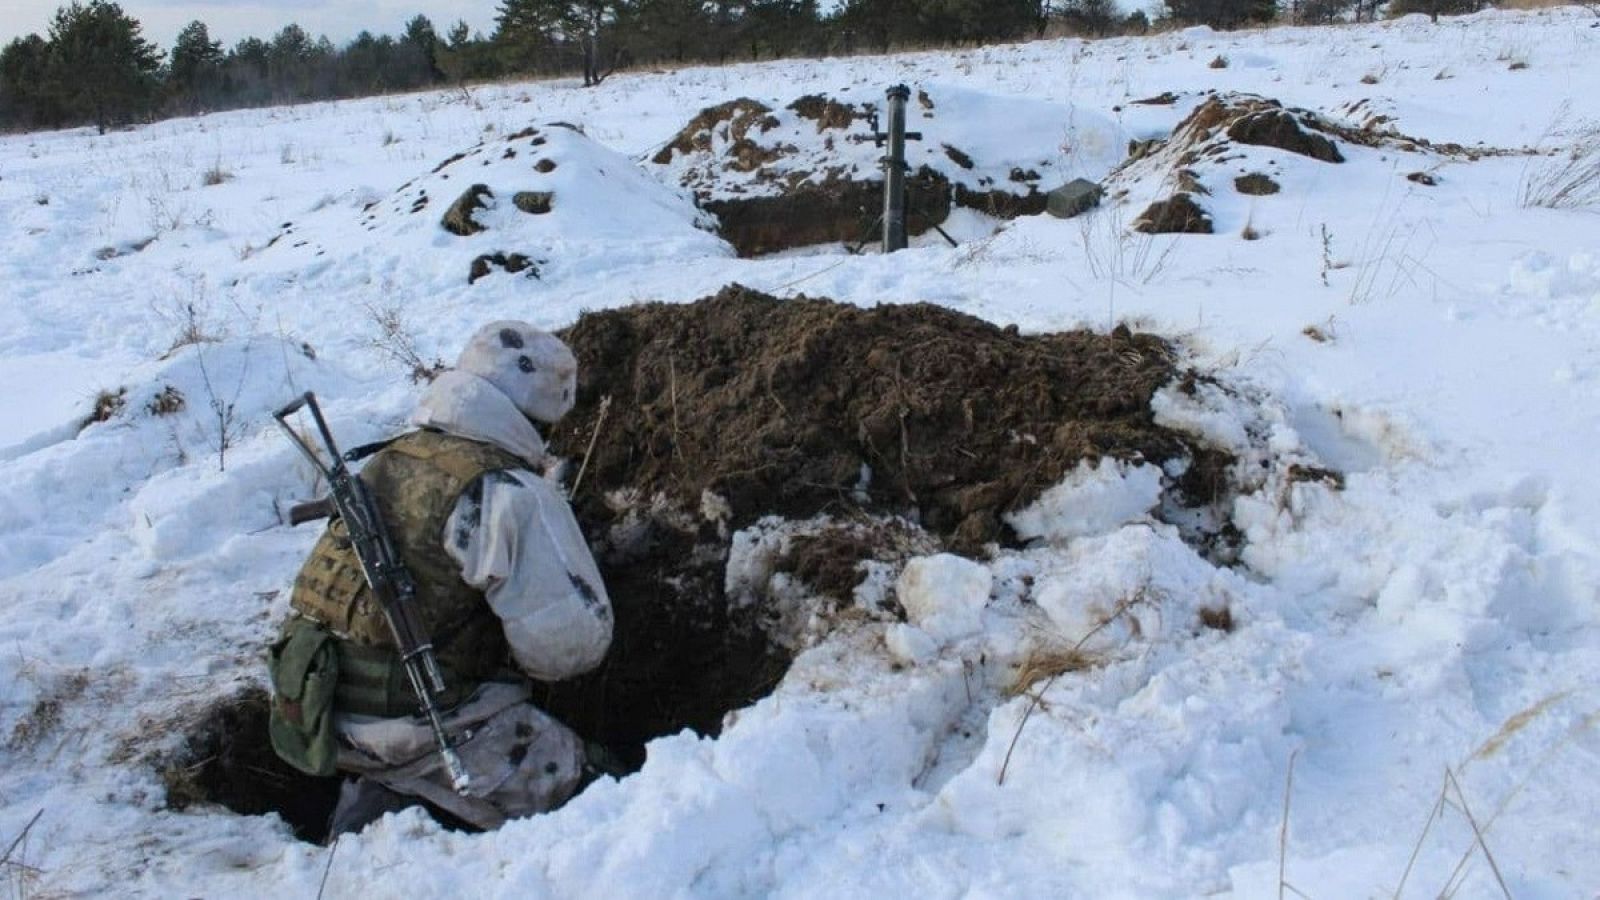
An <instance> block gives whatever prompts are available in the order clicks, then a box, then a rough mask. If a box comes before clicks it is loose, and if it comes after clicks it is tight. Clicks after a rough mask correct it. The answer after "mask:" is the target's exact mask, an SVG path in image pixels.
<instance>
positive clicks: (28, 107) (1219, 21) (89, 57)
mask: <svg viewBox="0 0 1600 900" xmlns="http://www.w3.org/2000/svg"><path fill="white" fill-rule="evenodd" d="M1164 2H1165V6H1164V9H1163V16H1162V18H1163V19H1164V20H1167V21H1170V22H1173V23H1177V24H1208V25H1212V26H1214V27H1219V28H1237V27H1242V26H1246V25H1251V24H1256V23H1262V22H1267V21H1270V20H1272V19H1274V18H1276V17H1279V16H1286V17H1288V18H1291V19H1292V20H1293V21H1295V22H1308V23H1318V22H1331V21H1336V20H1338V19H1340V18H1343V17H1347V16H1348V15H1349V14H1350V13H1351V11H1354V14H1355V17H1356V18H1357V19H1360V18H1361V17H1362V15H1363V14H1364V13H1365V14H1366V15H1367V16H1369V17H1370V16H1374V15H1376V14H1377V11H1378V7H1379V5H1380V3H1382V2H1383V0H1283V2H1284V3H1285V4H1286V5H1285V6H1283V7H1282V8H1280V6H1279V5H1278V0H1164ZM1485 2H1487V0H1388V2H1387V8H1388V9H1389V10H1390V11H1391V12H1393V11H1406V12H1410V11H1419V10H1420V11H1423V12H1433V13H1435V14H1437V13H1439V12H1464V11H1470V10H1474V9H1477V8H1479V7H1481V6H1482V5H1483V4H1484V3H1485ZM1149 25H1150V23H1149V22H1148V20H1147V19H1146V17H1145V15H1144V14H1143V13H1142V12H1134V13H1132V14H1124V13H1123V12H1122V11H1121V10H1120V9H1119V8H1118V6H1117V0H845V2H844V3H842V4H838V5H836V6H834V7H833V8H832V9H830V10H829V11H828V12H826V13H824V12H822V11H821V10H820V9H819V7H818V3H817V0H502V2H501V4H500V6H499V7H498V9H497V15H496V17H495V25H494V29H493V31H492V33H490V34H488V35H485V34H483V33H481V32H475V31H473V30H472V29H471V28H469V27H468V25H467V24H466V23H465V22H457V23H456V24H455V25H454V26H452V27H450V28H449V29H448V30H447V31H446V32H445V33H443V34H440V33H438V32H437V31H436V30H435V28H434V25H433V23H432V22H431V21H429V20H428V18H427V17H426V16H422V15H418V16H415V17H414V18H412V19H411V20H410V21H409V22H407V23H405V27H404V28H403V29H402V31H401V32H400V34H399V35H398V36H390V35H381V36H375V35H373V34H372V33H370V32H366V31H363V32H361V33H360V34H359V35H357V36H356V37H355V39H353V40H351V41H349V42H348V43H346V44H345V45H344V46H342V47H341V46H335V45H334V44H333V43H332V42H331V41H329V40H328V39H327V38H326V37H317V38H313V37H312V36H311V35H310V34H308V33H307V32H306V31H305V30H304V29H303V28H301V27H300V26H299V25H294V24H291V25H286V26H284V28H283V29H282V30H280V31H279V32H278V33H277V34H275V35H273V36H272V37H271V38H270V39H261V38H255V37H249V38H245V39H243V40H241V41H239V42H238V43H237V44H235V45H234V46H233V47H231V48H229V49H226V50H225V49H223V46H222V43H221V42H220V41H216V40H213V39H212V38H211V35H210V31H209V30H208V29H207V27H206V25H205V23H204V22H200V21H194V22H191V23H189V24H188V25H186V26H185V27H184V28H183V29H182V30H181V31H180V32H179V34H178V37H177V39H176V40H175V41H174V43H173V45H172V47H171V48H170V50H168V51H165V52H163V51H162V50H161V49H159V48H158V47H156V46H155V45H154V44H152V43H151V42H150V41H149V40H147V39H146V38H145V37H144V35H143V33H142V26H141V25H140V23H139V22H138V20H136V19H134V18H133V17H131V16H129V15H127V14H126V13H124V12H123V11H122V9H121V7H119V6H118V5H117V4H116V3H114V2H111V0H88V2H87V3H84V2H80V0H73V2H71V3H69V4H68V5H66V6H63V7H61V8H59V9H58V10H57V11H56V13H55V15H54V16H53V17H52V19H51V21H50V24H49V27H48V29H47V33H46V35H45V36H43V37H41V36H39V35H37V34H30V35H27V36H26V37H21V38H17V39H15V40H13V41H11V42H10V43H9V44H7V45H6V46H5V48H4V49H3V50H0V128H10V129H15V128H50V127H61V126H66V125H81V124H91V125H95V126H97V127H99V128H100V130H101V131H102V132H103V131H104V130H105V129H107V128H109V127H113V126H116V125H120V124H125V123H130V122H140V121H149V120H151V119H153V118H156V117H159V116H164V115H190V114H194V113H197V112H202V111H210V110H222V109H234V108H240V107H248V106H262V105H269V104H280V103H295V102H304V101H310V100H328V99H339V98H347V97H360V96H371V95H374V94H382V93H388V92H393V91H406V90H415V89H419V88H426V87H431V86H436V85H444V84H465V83H469V82H477V81H487V80H492V79H496V78H503V77H508V76H518V75H558V74H579V73H581V74H582V77H583V80H584V83H585V84H589V85H594V84H599V83H600V82H601V81H603V80H604V79H605V78H606V76H607V75H608V74H610V73H611V72H613V71H615V70H616V69H618V68H621V67H626V66H640V65H675V64H685V63H706V62H711V63H726V62H730V61H734V60H761V59H770V58H775V57H784V56H823V55H829V54H841V53H842V54H849V53H857V52H884V51H888V50H890V49H893V48H897V47H908V46H951V45H974V44H982V43H989V42H998V41H1011V40H1018V39H1024V38H1029V37H1038V36H1043V35H1045V34H1046V33H1070V34H1081V35H1088V36H1105V35H1110V34H1117V33H1127V32H1139V31H1143V30H1144V29H1146V28H1148V27H1149Z"/></svg>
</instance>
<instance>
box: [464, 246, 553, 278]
mask: <svg viewBox="0 0 1600 900" xmlns="http://www.w3.org/2000/svg"><path fill="white" fill-rule="evenodd" d="M497 267H498V268H499V269H501V270H502V271H505V272H508V273H510V274H513V275H515V274H516V273H518V272H526V273H527V277H528V278H538V277H539V264H538V263H536V262H534V261H533V260H531V259H529V258H528V257H526V256H524V255H522V254H521V253H485V254H483V255H481V256H478V257H475V258H474V259H473V260H472V265H471V267H470V268H469V269H468V270H467V284H473V283H475V282H477V280H478V279H479V278H482V277H484V276H486V275H489V274H492V273H493V272H494V270H495V269H496V268H497Z"/></svg>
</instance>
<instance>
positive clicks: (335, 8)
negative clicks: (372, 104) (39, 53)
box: [0, 0, 499, 50]
mask: <svg viewBox="0 0 1600 900" xmlns="http://www.w3.org/2000/svg"><path fill="white" fill-rule="evenodd" d="M64 5H66V0H0V45H3V44H6V43H9V42H10V41H11V39H12V38H15V37H20V36H22V35H25V34H28V33H29V32H35V33H37V34H39V35H40V36H41V37H47V36H48V34H47V31H48V29H49V27H50V17H51V16H53V15H55V11H56V9H57V8H58V7H61V6H64ZM119 5H120V6H121V7H122V11H123V12H125V13H127V14H128V15H130V16H133V17H134V18H135V19H138V20H139V23H140V24H141V25H143V26H144V37H145V40H147V41H150V42H152V43H154V44H155V45H156V46H158V47H160V48H161V49H162V50H170V49H172V40H173V38H175V37H177V36H178V29H180V28H182V27H183V26H185V25H187V24H189V23H190V22H192V21H194V20H195V19H199V20H200V21H202V22H204V23H206V27H207V28H208V29H210V31H211V39H212V40H220V41H222V45H223V48H224V49H227V48H229V47H232V46H233V45H234V44H235V43H236V42H238V41H239V39H241V38H246V37H252V36H253V37H259V38H263V39H266V38H270V37H272V35H273V34H275V33H276V32H277V31H278V29H280V28H282V27H283V26H285V25H287V24H289V23H290V22H296V23H298V24H299V25H300V27H301V28H304V29H305V30H306V31H308V32H310V33H311V35H312V36H313V37H316V36H318V35H323V34H325V35H327V36H328V38H329V39H330V40H332V41H333V42H334V43H336V44H343V43H344V42H345V41H348V40H349V39H350V38H353V37H355V36H356V34H357V33H358V32H360V31H361V30H362V29H366V30H368V31H371V32H372V33H373V34H391V35H398V34H399V33H400V31H401V29H403V28H404V27H405V24H406V21H407V20H408V19H410V18H411V17H412V16H414V15H416V14H417V13H422V14H423V15H425V16H427V17H428V18H430V19H432V20H433V26H434V28H435V29H437V30H438V31H439V33H440V34H443V33H444V32H445V31H447V30H448V29H449V27H450V26H451V25H453V24H455V22H456V20H458V19H465V20H466V22H467V24H468V25H470V26H472V27H473V28H474V29H476V30H482V31H483V32H484V33H486V34H487V33H488V32H489V31H490V30H491V29H492V27H493V26H494V11H495V7H496V6H498V5H499V3H498V0H121V2H120V3H119Z"/></svg>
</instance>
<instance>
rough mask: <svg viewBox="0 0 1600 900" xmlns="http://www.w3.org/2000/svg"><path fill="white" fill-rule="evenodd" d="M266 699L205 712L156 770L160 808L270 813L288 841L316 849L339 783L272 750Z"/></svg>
mask: <svg viewBox="0 0 1600 900" xmlns="http://www.w3.org/2000/svg"><path fill="white" fill-rule="evenodd" d="M270 704H271V698H270V697H269V696H268V695H267V692H266V691H265V690H263V689H261V688H251V689H249V690H247V691H244V692H243V693H240V694H237V695H235V696H233V697H230V698H228V699H226V700H224V701H222V702H220V703H218V704H217V705H215V706H213V707H211V708H210V709H209V710H208V711H207V712H206V714H205V717H204V718H203V719H201V721H200V722H199V723H197V724H196V725H195V727H194V728H193V729H192V730H191V731H190V732H189V737H188V740H187V742H186V743H185V745H184V747H183V748H182V749H181V751H180V752H179V753H178V755H177V757H176V758H175V759H173V760H170V761H168V762H167V763H166V764H165V765H163V766H162V767H161V769H160V774H161V780H162V782H163V783H164V784H165V785H166V788H167V808H168V809H174V810H184V809H188V808H189V807H191V806H195V805H198V804H201V803H217V804H220V805H222V806H225V807H227V808H228V809H230V810H233V811H234V812H236V813H239V814H241V815H246V816H260V815H265V814H267V813H269V812H275V813H277V814H279V815H280V816H282V817H283V819H284V821H285V822H287V823H289V827H290V828H292V829H294V833H295V837H298V838H300V839H301V840H303V841H310V842H312V843H321V842H322V840H323V839H324V838H326V837H327V833H328V821H329V819H330V818H331V817H332V816H333V807H334V805H335V804H336V803H338V801H339V779H338V778H317V777H314V776H311V775H307V774H305V773H304V772H301V771H299V770H298V769H295V768H294V767H292V766H290V765H289V764H288V763H285V762H284V761H283V760H281V759H279V758H278V755H277V754H276V753H274V752H273V751H272V742H271V740H270V739H269V738H268V736H267V712H268V708H269V706H270Z"/></svg>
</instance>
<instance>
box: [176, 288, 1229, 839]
mask: <svg viewBox="0 0 1600 900" xmlns="http://www.w3.org/2000/svg"><path fill="white" fill-rule="evenodd" d="M561 336H562V337H563V338H564V339H565V340H566V341H567V343H568V344H569V345H570V346H571V347H572V349H573V351H574V353H575V354H576V355H577V357H578V361H579V371H580V373H581V375H580V384H579V394H578V397H577V400H576V405H575V408H574V409H573V410H572V412H571V413H570V414H569V415H568V416H567V417H566V418H565V419H563V420H562V422H561V423H560V424H559V425H558V426H556V427H555V428H554V429H553V430H552V432H551V433H550V434H549V440H550V446H551V449H552V450H553V452H554V453H555V454H557V455H558V456H559V457H560V458H562V459H563V460H564V461H565V462H564V463H563V466H564V468H565V479H566V482H567V485H568V488H569V490H570V492H571V497H572V502H573V506H574V509H575V512H576V514H577V517H578V520H579V522H581V523H582V525H583V527H584V530H585V532H586V535H587V537H588V539H589V542H590V545H591V547H592V548H593V550H594V552H595V556H596V559H597V560H598V561H599V563H600V568H601V572H602V574H603V576H604V578H605V580H606V585H607V588H608V590H609V593H610V596H611V599H612V603H613V606H614V612H615V625H616V627H615V636H614V640H613V644H612V647H611V651H610V653H609V654H608V655H607V658H606V660H605V662H604V663H603V664H602V665H601V667H600V668H599V669H598V670H597V671H595V672H593V673H591V674H590V675H587V676H585V677H582V678H579V679H575V680H572V681H567V682H563V683H559V684H549V685H543V686H541V687H540V688H539V689H538V691H537V693H536V699H537V700H538V701H539V702H540V703H541V704H542V705H543V706H544V708H545V709H546V710H547V711H549V712H550V713H552V714H553V715H555V716H556V717H558V718H559V719H561V720H562V721H565V722H567V723H568V724H569V725H571V726H572V727H573V728H574V729H576V730H577V731H578V732H579V733H581V734H582V735H583V736H585V737H586V738H590V739H594V740H598V741H602V742H604V743H606V744H608V745H610V746H612V747H614V748H622V749H623V750H624V751H625V752H626V753H628V754H631V755H632V756H633V761H634V762H635V763H639V762H641V761H642V758H643V752H642V747H643V744H644V743H645V742H647V741H648V740H650V739H651V738H653V737H657V736H660V735H665V734H671V733H675V732H678V731H681V730H682V729H685V728H689V729H693V730H694V731H696V732H698V733H701V734H705V735H715V734H717V733H718V731H719V729H720V727H721V725H722V722H723V719H724V716H725V715H726V714H727V713H728V712H730V711H732V710H736V709H739V708H741V707H744V706H747V705H749V704H751V703H754V702H755V701H757V700H759V699H760V698H761V697H763V696H765V695H766V694H767V693H769V692H770V691H771V690H772V689H773V688H774V687H775V686H776V684H777V683H778V681H779V680H780V679H781V678H782V677H783V674H784V672H785V671H786V670H787V667H788V665H789V662H790V661H791V659H792V657H793V655H794V653H795V652H796V651H797V650H798V649H800V648H801V647H802V646H803V644H804V641H803V640H801V639H798V638H797V637H796V635H794V634H792V633H785V629H786V628H788V627H789V626H788V625H786V624H785V621H792V616H791V617H789V620H785V618H784V616H783V615H781V612H782V611H781V610H779V609H777V608H776V606H777V604H775V603H773V602H769V601H770V600H771V598H769V597H764V596H763V595H762V594H761V592H760V591H759V590H757V591H756V592H755V593H754V594H753V595H752V594H751V593H750V592H749V591H745V590H739V591H733V590H730V588H729V584H728V582H729V578H728V567H729V558H730V551H731V549H732V548H733V546H734V544H735V543H736V542H735V537H736V535H737V534H738V533H739V531H740V529H746V528H748V527H750V526H752V525H754V524H756V523H758V522H762V523H763V524H764V525H767V526H770V524H771V523H772V522H773V520H772V519H770V518H767V517H782V518H783V519H784V520H788V521H793V522H797V521H806V522H809V523H811V525H810V526H809V531H807V532H806V533H804V534H801V535H799V536H797V537H795V538H794V539H793V540H790V541H788V542H787V543H786V546H785V549H784V551H783V552H782V554H781V555H780V557H779V558H778V559H777V560H776V561H775V568H776V569H777V570H779V571H783V572H785V573H786V575H787V576H789V578H790V579H791V580H797V581H800V582H802V583H804V584H805V585H806V586H807V588H808V590H807V592H806V593H807V595H808V597H809V600H808V601H807V602H809V603H810V604H812V608H811V609H810V610H809V616H808V618H809V620H810V621H812V622H813V623H814V622H816V621H818V620H819V619H820V620H821V621H824V622H827V621H830V617H834V616H838V617H842V616H844V615H847V614H850V613H849V611H850V610H851V607H852V602H853V601H852V592H853V590H854V588H855V586H856V584H857V583H858V582H860V581H861V580H862V579H863V577H864V575H863V572H864V569H863V566H862V565H861V564H862V563H863V561H866V560H878V561H890V562H897V561H901V560H903V559H904V558H905V557H906V556H908V555H912V554H915V553H920V552H928V551H929V550H930V548H931V549H944V550H948V551H950V552H955V553H961V554H965V555H969V556H973V557H977V558H982V557H984V556H985V555H987V554H988V553H990V552H992V550H993V548H995V547H1005V546H1015V545H1016V544H1017V537H1016V536H1015V535H1014V534H1013V533H1012V532H1011V530H1010V528H1009V527H1008V526H1007V525H1006V524H1005V518H1004V516H1005V514H1006V513H1007V512H1009V511H1013V510H1017V509H1020V508H1022V507H1025V506H1027V505H1028V504H1029V503H1031V502H1032V501H1033V500H1034V499H1035V498H1037V497H1038V496H1039V494H1040V493H1041V492H1043V491H1044V490H1046V489H1048V488H1049V487H1051V486H1053V485H1055V484H1057V483H1058V482H1059V481H1060V480H1061V479H1062V478H1063V477H1064V476H1065V475H1066V474H1068V473H1069V472H1071V471H1072V470H1073V469H1074V468H1076V467H1077V465H1078V464H1079V463H1080V462H1081V461H1085V460H1088V461H1094V460H1099V459H1102V458H1114V459H1118V460H1127V461H1135V460H1142V461H1145V462H1150V463H1153V464H1157V465H1161V466H1162V467H1163V468H1164V470H1165V471H1166V472H1167V473H1168V474H1169V476H1170V477H1169V479H1168V482H1169V483H1168V484H1167V485H1166V493H1167V496H1166V498H1165V502H1164V504H1163V508H1164V509H1169V510H1179V509H1187V510H1190V511H1193V510H1195V509H1206V508H1215V507H1216V506H1217V505H1218V504H1220V503H1222V502H1224V501H1225V500H1226V497H1227V494H1228V491H1229V486H1228V483H1227V478H1226V473H1227V471H1228V469H1229V467H1230V465H1231V463H1232V459H1231V457H1229V456H1228V455H1227V454H1225V453H1222V452H1220V451H1217V450H1214V449H1211V448H1208V447H1205V446H1202V445H1200V444H1199V443H1197V442H1196V441H1195V440H1194V439H1193V438H1192V437H1190V436H1188V435H1185V434H1182V433H1179V432H1176V431H1173V430H1171V429H1168V428H1166V427H1163V426H1161V425H1158V424H1156V422H1155V420H1154V415H1153V413H1152V411H1151V398H1152V396H1153V395H1154V394H1155V392H1156V391H1157V390H1159V389H1161V388H1162V387H1163V386H1166V385H1169V384H1172V383H1175V382H1176V383H1177V384H1178V385H1180V389H1182V386H1183V385H1185V384H1189V385H1191V386H1192V385H1193V383H1194V380H1195V379H1196V378H1197V377H1199V376H1197V375H1196V374H1195V373H1193V372H1188V371H1185V370H1183V369H1182V368H1181V367H1180V366H1179V365H1178V363H1177V361H1176V356H1175V353H1174V351H1173V348H1172V347H1171V346H1170V345H1169V344H1168V343H1167V342H1166V341H1164V340H1163V339H1161V338H1160V337H1156V336H1154V335H1149V334H1137V333H1133V332H1131V331H1129V330H1128V329H1127V328H1125V327H1118V328H1117V329H1115V330H1114V331H1112V332H1111V333H1110V334H1104V333H1093V332H1088V331H1072V332H1063V333H1055V334H1022V333H1020V332H1019V331H1018V330H1017V329H1016V328H1015V327H1006V328H1002V327H999V326H996V325H993V324H991V323H988V322H985V321H982V320H979V319H976V318H973V317H971V316H968V315H964V314H962V313H959V312H954V311H952V310H949V309H945V308H942V307H937V306H932V305H926V304H913V305H883V306H878V307H874V308H870V309H867V308H860V307H855V306H848V305H844V304H840V303H836V302H833V301H830V300H825V299H811V298H805V297H797V298H793V299H779V298H776V297H771V296H766V295H763V294H760V293H758V292H755V291H752V290H749V289H746V288H743V287H739V286H737V285H735V286H731V287H728V288H725V289H723V290H722V291H721V292H719V293H718V294H716V295H715V296H712V297H707V298H704V299H702V300H700V301H697V302H695V303H690V304H682V305H671V304H661V303H650V304H643V305H636V306H630V307H626V308H622V309H615V310H608V311H602V312H592V313H586V314H584V315H583V316H582V317H580V318H579V319H578V321H577V322H576V323H574V324H573V325H572V326H571V327H569V328H568V329H566V330H565V331H564V332H562V334H561ZM1183 518H1184V519H1185V520H1186V521H1192V520H1193V518H1194V517H1193V516H1188V515H1186V516H1184V517H1183ZM863 523H865V524H863ZM1188 536H1189V537H1191V538H1192V539H1193V540H1195V541H1199V542H1209V543H1210V544H1212V545H1213V546H1211V547H1210V548H1209V549H1211V550H1213V551H1215V550H1217V549H1218V548H1217V547H1216V546H1214V545H1215V543H1216V542H1217V541H1220V540H1223V536H1222V535H1220V534H1218V533H1214V532H1213V533H1200V532H1197V531H1194V529H1192V528H1190V533H1189V534H1188ZM854 614H856V615H860V614H862V613H861V611H860V610H855V611H854ZM868 614H869V615H877V616H879V617H883V618H894V617H895V616H896V615H903V613H900V612H899V610H898V608H897V606H896V604H894V603H893V602H892V601H891V602H890V603H888V604H886V605H885V606H884V607H883V608H881V609H878V610H876V611H869V613H868ZM265 704H266V699H265V695H264V694H263V693H262V692H261V691H259V690H257V691H252V692H249V693H246V694H244V695H241V696H239V697H236V698H234V699H233V700H231V701H229V702H228V703H225V704H222V705H220V706H218V707H216V708H214V709H213V710H212V711H211V713H210V714H209V715H208V716H207V717H206V719H205V721H203V722H202V723H201V725H200V726H199V727H198V728H197V729H195V730H194V732H193V733H192V736H191V739H190V741H189V744H188V747H187V749H186V751H185V752H184V753H182V754H181V755H180V756H179V758H178V759H177V760H176V761H174V762H173V763H171V764H169V766H168V768H167V780H168V785H169V803H170V804H171V805H172V806H173V807H175V808H182V807H184V806H186V805H189V804H192V803H196V802H200V801H209V802H214V803H220V804H222V805H224V806H226V807H228V808H230V809H233V810H236V811H238V812H241V813H247V814H259V813H263V812H266V811H269V810H271V811H277V812H279V813H280V814H281V815H283V816H284V818H285V819H286V820H287V821H288V822H289V824H290V825H291V826H292V827H293V828H294V829H295V832H296V834H297V835H299V836H300V837H302V838H304V839H307V840H317V839H318V838H320V837H321V835H322V829H323V828H324V823H325V822H326V818H327V813H328V811H329V810H330V809H331V807H332V802H333V795H334V792H335V791H336V790H337V785H336V782H334V781H333V780H332V779H322V780H318V779H307V778H306V777H305V776H303V775H300V774H299V773H297V772H294V771H293V770H291V769H288V768H287V767H286V766H284V765H283V764H282V763H279V762H278V761H277V760H276V758H274V757H273V755H272V752H271V750H270V749H268V747H267V742H266V734H265V720H266V716H265V709H266V705H265Z"/></svg>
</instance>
